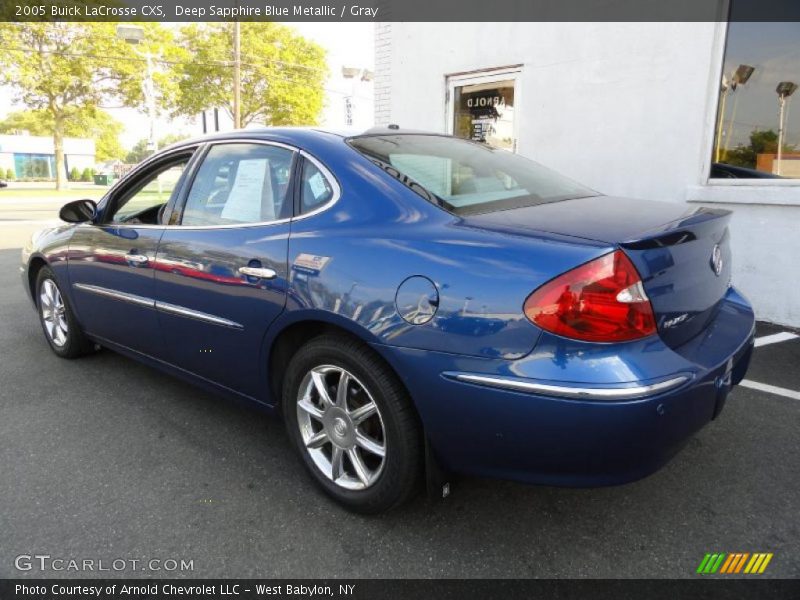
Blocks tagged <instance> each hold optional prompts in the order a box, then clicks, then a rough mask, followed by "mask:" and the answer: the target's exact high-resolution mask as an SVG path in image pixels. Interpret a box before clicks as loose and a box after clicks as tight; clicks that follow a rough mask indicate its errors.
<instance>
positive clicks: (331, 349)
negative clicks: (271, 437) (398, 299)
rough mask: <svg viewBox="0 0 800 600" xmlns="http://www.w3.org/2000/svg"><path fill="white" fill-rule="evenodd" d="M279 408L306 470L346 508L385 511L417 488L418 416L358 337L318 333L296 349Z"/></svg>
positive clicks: (420, 447)
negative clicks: (281, 406)
mask: <svg viewBox="0 0 800 600" xmlns="http://www.w3.org/2000/svg"><path fill="white" fill-rule="evenodd" d="M283 411H284V416H285V421H286V428H287V431H288V433H289V437H290V438H291V439H292V442H293V444H294V446H295V448H296V449H297V451H298V453H299V454H300V457H301V458H302V460H303V463H304V464H305V466H306V468H307V469H308V471H309V473H310V474H311V476H312V477H313V478H314V480H315V481H316V482H317V484H318V485H319V486H320V487H321V488H322V489H323V490H324V491H325V492H326V493H327V494H328V495H329V496H331V497H332V498H333V499H334V500H336V501H337V502H339V503H340V504H342V505H344V506H345V507H346V508H348V509H350V510H353V511H355V512H360V513H367V514H374V513H379V512H384V511H387V510H389V509H391V508H394V507H396V506H398V505H400V504H401V503H403V502H404V501H405V500H407V499H408V498H409V496H410V495H411V494H412V493H413V492H414V491H415V489H416V488H417V484H418V483H419V481H420V475H421V474H422V467H423V461H422V459H423V443H422V439H423V438H422V428H421V425H420V423H419V418H418V417H417V414H416V411H415V410H414V407H413V405H412V403H411V399H410V398H409V397H408V394H407V393H406V391H405V389H404V388H403V386H402V385H401V384H400V381H399V380H398V379H397V376H396V375H395V374H394V372H392V370H391V369H390V368H389V367H388V366H387V365H386V364H385V363H384V362H383V361H382V360H381V359H380V358H379V357H378V356H377V355H376V354H375V353H374V352H373V351H372V350H371V349H370V348H369V347H367V346H366V345H364V344H362V343H361V342H359V341H357V340H354V339H352V338H349V337H346V336H342V335H322V336H320V337H317V338H314V339H312V340H311V341H310V342H308V343H307V344H306V345H305V346H303V347H302V348H301V349H300V350H298V351H297V353H296V354H295V355H294V356H293V357H292V359H291V361H290V362H289V367H288V369H287V371H286V376H285V378H284V385H283Z"/></svg>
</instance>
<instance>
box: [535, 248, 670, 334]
mask: <svg viewBox="0 0 800 600" xmlns="http://www.w3.org/2000/svg"><path fill="white" fill-rule="evenodd" d="M525 316H526V317H528V319H530V320H531V321H532V322H533V323H534V324H536V325H538V326H539V327H541V328H542V329H544V330H546V331H550V332H552V333H556V334H558V335H563V336H564V337H568V338H574V339H578V340H586V341H589V342H624V341H628V340H635V339H638V338H643V337H646V336H648V335H652V334H654V333H655V332H656V321H655V317H654V316H653V307H652V306H651V305H650V300H649V299H648V298H647V294H645V291H644V287H643V286H642V279H641V277H640V276H639V273H638V272H637V271H636V267H634V266H633V263H631V261H630V259H629V258H628V257H627V256H625V254H624V253H623V252H622V251H621V250H616V251H615V252H611V253H609V254H606V255H604V256H601V257H600V258H597V259H595V260H593V261H590V262H588V263H586V264H583V265H581V266H579V267H577V268H575V269H572V270H571V271H567V272H566V273H564V274H563V275H559V276H558V277H556V278H555V279H552V280H550V281H548V282H547V283H545V284H544V285H543V286H542V287H540V288H539V289H537V290H536V291H535V292H533V293H532V294H531V295H530V296H528V299H527V300H525Z"/></svg>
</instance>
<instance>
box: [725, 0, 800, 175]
mask: <svg viewBox="0 0 800 600" xmlns="http://www.w3.org/2000/svg"><path fill="white" fill-rule="evenodd" d="M736 4H737V2H736V0H733V1H732V4H731V7H732V11H734V13H733V14H735V11H736ZM798 40H800V23H788V22H787V23H754V22H731V23H730V24H729V25H728V35H727V38H726V42H725V60H724V64H723V69H722V80H721V81H720V87H719V100H718V105H717V122H716V128H715V135H714V148H713V156H712V160H711V162H712V166H711V178H718V179H756V178H757V179H765V180H767V179H773V178H778V177H781V178H800V110H790V108H791V105H792V103H796V102H798V98H800V92H798V91H797V89H798V85H800V51H798V47H799V46H798Z"/></svg>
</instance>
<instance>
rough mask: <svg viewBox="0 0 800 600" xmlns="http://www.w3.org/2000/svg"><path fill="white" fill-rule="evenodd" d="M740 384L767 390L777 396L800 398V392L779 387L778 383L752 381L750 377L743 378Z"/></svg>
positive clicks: (762, 390) (754, 388) (763, 390)
mask: <svg viewBox="0 0 800 600" xmlns="http://www.w3.org/2000/svg"><path fill="white" fill-rule="evenodd" d="M739 385H741V386H743V387H746V388H750V389H753V390H758V391H760V392H767V393H768V394H775V395H777V396H783V397H784V398H791V399H792V400H800V392H795V391H794V390H787V389H786V388H782V387H778V386H777V385H769V384H768V383H759V382H758V381H750V380H749V379H743V380H742V381H741V382H739Z"/></svg>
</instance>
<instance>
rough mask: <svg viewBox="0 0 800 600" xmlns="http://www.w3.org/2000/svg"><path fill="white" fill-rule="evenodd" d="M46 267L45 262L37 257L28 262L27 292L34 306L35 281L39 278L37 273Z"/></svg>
mask: <svg viewBox="0 0 800 600" xmlns="http://www.w3.org/2000/svg"><path fill="white" fill-rule="evenodd" d="M46 266H48V263H47V261H46V260H45V259H44V258H43V257H41V256H39V255H36V256H33V257H32V258H31V259H30V261H29V262H28V290H30V293H31V300H33V303H34V304H36V279H37V278H38V277H39V271H41V270H42V268H43V267H46Z"/></svg>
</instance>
